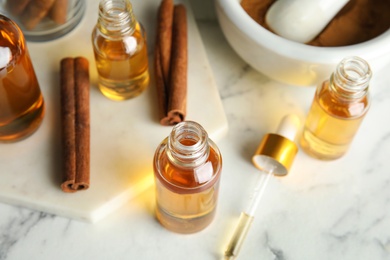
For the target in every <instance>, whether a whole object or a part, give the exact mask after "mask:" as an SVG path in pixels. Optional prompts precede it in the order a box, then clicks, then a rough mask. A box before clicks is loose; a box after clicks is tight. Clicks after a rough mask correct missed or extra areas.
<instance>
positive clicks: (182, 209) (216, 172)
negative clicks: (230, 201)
mask: <svg viewBox="0 0 390 260" xmlns="http://www.w3.org/2000/svg"><path fill="white" fill-rule="evenodd" d="M221 169H222V158H221V154H220V152H219V149H218V147H217V146H216V145H215V143H214V142H213V141H212V140H210V139H209V138H208V135H207V133H206V131H205V130H204V129H203V127H202V126H201V125H199V124H198V123H196V122H192V121H184V122H181V123H179V124H177V125H176V126H174V127H173V129H172V132H171V133H170V135H169V136H168V137H167V138H165V139H164V140H163V141H162V143H161V144H160V145H159V146H158V148H157V150H156V153H155V156H154V176H155V182H156V202H157V207H156V216H157V219H158V220H159V221H160V223H161V224H162V225H163V226H164V227H166V228H167V229H169V230H171V231H174V232H178V233H193V232H197V231H200V230H202V229H203V228H205V227H206V226H207V225H209V224H210V222H211V221H212V220H213V217H214V214H215V210H216V205H217V199H218V190H219V179H220V174H221Z"/></svg>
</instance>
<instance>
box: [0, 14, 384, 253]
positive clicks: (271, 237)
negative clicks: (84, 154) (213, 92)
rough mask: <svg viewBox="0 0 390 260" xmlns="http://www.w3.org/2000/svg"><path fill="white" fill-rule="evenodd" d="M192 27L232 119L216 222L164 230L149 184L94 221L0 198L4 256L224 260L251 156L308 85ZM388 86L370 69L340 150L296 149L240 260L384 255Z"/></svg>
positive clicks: (212, 27) (204, 27) (250, 176)
mask: <svg viewBox="0 0 390 260" xmlns="http://www.w3.org/2000/svg"><path fill="white" fill-rule="evenodd" d="M198 25H199V28H200V32H201V35H202V38H203V41H204V44H205V46H206V51H207V54H208V58H209V61H210V64H211V67H212V69H213V72H214V76H215V79H216V81H217V84H218V87H219V92H220V95H221V98H222V101H223V106H224V109H225V112H226V116H227V118H228V123H229V133H228V135H227V136H226V137H225V138H224V139H223V140H220V141H218V143H217V144H218V146H219V148H220V150H221V152H222V155H223V159H224V166H223V173H222V174H223V175H222V180H221V186H220V188H221V190H220V198H219V205H218V210H217V215H216V217H215V220H214V221H213V222H212V224H211V225H210V226H209V227H208V228H206V229H205V230H203V231H201V232H199V233H196V234H191V235H179V234H175V233H172V232H169V231H167V230H165V229H164V228H162V227H161V226H160V225H159V224H158V223H157V221H156V219H155V217H154V215H153V210H154V191H153V189H149V190H148V191H146V192H144V193H143V194H141V195H140V196H138V197H137V198H135V199H134V200H131V201H129V202H128V204H127V205H125V206H124V207H123V208H122V209H120V210H119V211H117V212H116V213H114V214H113V215H111V216H110V217H108V218H106V219H104V220H102V221H101V222H99V223H98V224H88V223H83V222H78V221H74V220H69V219H66V218H62V217H57V216H53V215H48V214H44V213H40V212H35V211H30V210H27V209H23V208H19V207H13V206H8V205H4V204H0V260H15V259H16V260H19V259H31V258H32V259H42V260H46V259H50V260H51V259H147V260H149V259H150V260H154V259H173V260H181V259H196V260H198V259H202V260H209V259H210V260H211V259H222V258H221V256H222V253H223V250H224V246H225V245H226V244H227V242H228V240H229V236H230V234H231V232H232V231H233V228H234V226H235V224H236V221H237V219H238V217H239V214H240V211H241V210H242V209H244V207H245V205H246V204H245V203H246V201H247V200H248V196H249V195H250V193H251V190H250V189H248V188H250V187H251V185H252V182H253V180H254V178H255V177H256V175H255V174H258V171H257V170H256V168H255V167H254V166H252V164H251V162H250V158H251V156H252V154H253V152H254V151H255V149H256V147H257V145H258V142H259V141H260V140H261V138H262V136H263V135H264V134H265V133H267V132H271V131H274V130H275V128H276V127H277V124H278V123H279V120H280V119H281V118H282V116H283V115H285V114H286V113H289V112H295V113H297V114H298V115H299V116H300V117H302V118H304V116H305V114H306V113H307V111H308V108H309V105H310V103H311V99H312V96H313V93H314V88H306V87H301V88H300V87H290V86H284V85H280V84H278V83H275V82H273V81H271V80H269V79H268V78H266V77H265V76H263V75H262V74H260V73H258V72H256V71H255V70H253V69H252V68H250V67H249V66H248V65H247V64H245V63H244V62H243V61H242V60H241V59H240V58H239V57H238V56H237V55H236V54H235V53H234V52H233V50H232V49H231V48H230V46H229V45H228V44H227V42H226V40H225V39H224V37H223V35H222V33H221V31H220V29H219V26H218V24H217V23H215V22H200V23H198ZM388 69H390V68H388ZM388 69H387V71H388ZM374 73H375V72H374ZM389 82H390V75H389V74H388V73H386V71H382V72H377V73H375V74H374V78H373V80H372V84H371V90H372V98H373V102H372V106H371V109H370V111H369V113H368V115H367V117H366V118H365V120H364V121H363V124H362V126H361V128H360V130H359V132H358V134H357V136H356V137H355V140H354V142H353V144H352V146H351V149H350V151H349V153H348V154H347V155H346V156H344V157H343V158H341V159H339V160H336V161H330V162H324V161H319V160H316V159H312V158H310V157H308V156H307V155H306V154H304V153H303V152H301V151H300V152H299V153H298V155H297V157H296V160H295V163H294V165H293V167H292V169H291V171H290V175H288V176H287V177H284V178H279V179H272V180H271V181H270V183H269V186H268V187H267V189H266V192H265V195H264V197H263V199H262V201H261V202H260V206H259V208H258V210H257V212H256V213H257V215H256V218H255V220H254V222H253V226H252V229H251V230H250V232H249V234H248V237H247V239H246V241H245V243H244V245H243V248H242V250H241V253H240V256H239V258H238V259H242V260H246V259H249V260H251V259H265V260H274V259H277V260H313V259H316V260H328V259H337V260H338V259H342V260H366V259H375V260H386V259H390V189H389V186H390V170H389V166H388V165H387V163H386V162H387V160H388V156H389V154H390V123H389V115H388V114H389V112H390V88H388V84H389Z"/></svg>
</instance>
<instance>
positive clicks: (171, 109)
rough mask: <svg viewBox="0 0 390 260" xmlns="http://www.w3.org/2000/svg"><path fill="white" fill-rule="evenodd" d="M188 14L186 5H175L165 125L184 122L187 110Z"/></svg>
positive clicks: (163, 120)
mask: <svg viewBox="0 0 390 260" xmlns="http://www.w3.org/2000/svg"><path fill="white" fill-rule="evenodd" d="M187 59H188V58H187V14H186V9H185V7H184V5H182V4H179V5H175V8H174V16H173V25H172V52H171V66H170V74H169V76H170V77H169V78H170V80H169V98H168V109H167V111H168V112H167V116H166V117H164V118H163V119H162V120H161V123H162V124H163V125H174V124H177V123H180V122H182V121H183V120H184V119H185V116H186V112H187V111H186V110H187Z"/></svg>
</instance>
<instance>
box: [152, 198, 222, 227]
mask: <svg viewBox="0 0 390 260" xmlns="http://www.w3.org/2000/svg"><path fill="white" fill-rule="evenodd" d="M214 215H215V207H214V209H213V210H211V211H209V212H207V213H206V214H204V215H201V216H199V215H197V216H195V217H191V216H189V217H186V218H184V217H178V216H173V215H171V214H169V213H167V212H165V211H164V210H163V209H162V208H161V207H160V206H158V205H157V207H156V217H157V220H158V221H159V222H160V224H161V225H162V226H163V227H165V228H166V229H168V230H170V231H173V232H176V233H181V234H191V233H195V232H199V231H201V230H203V229H205V228H206V227H207V226H208V225H209V224H210V223H211V221H212V220H213V218H214Z"/></svg>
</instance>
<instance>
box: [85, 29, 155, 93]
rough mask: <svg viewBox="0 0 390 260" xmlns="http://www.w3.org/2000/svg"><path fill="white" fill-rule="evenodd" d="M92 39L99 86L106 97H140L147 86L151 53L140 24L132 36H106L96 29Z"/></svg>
mask: <svg viewBox="0 0 390 260" xmlns="http://www.w3.org/2000/svg"><path fill="white" fill-rule="evenodd" d="M107 33H109V32H107ZM92 41H93V46H94V54H95V60H96V66H97V71H98V74H99V89H100V91H101V92H102V93H103V94H104V95H105V96H107V97H108V98H110V99H113V100H125V99H129V98H133V97H135V96H138V95H139V94H141V93H142V92H143V91H144V90H145V89H146V88H147V86H148V84H149V72H148V54H147V46H146V41H145V36H144V35H143V33H142V30H141V26H140V25H139V24H137V26H136V27H135V32H134V33H133V35H132V36H127V37H126V38H121V39H118V38H117V39H114V38H107V37H104V36H102V35H101V33H99V31H98V29H95V30H94V33H93V35H92Z"/></svg>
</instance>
